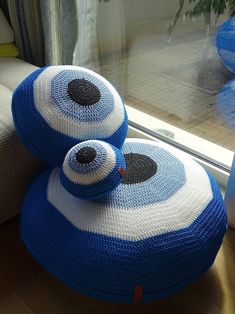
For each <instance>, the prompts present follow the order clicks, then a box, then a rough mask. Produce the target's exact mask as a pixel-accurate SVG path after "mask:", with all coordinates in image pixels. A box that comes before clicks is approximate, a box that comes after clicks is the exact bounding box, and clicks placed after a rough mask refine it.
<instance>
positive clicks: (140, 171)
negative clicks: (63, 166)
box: [21, 139, 227, 302]
mask: <svg viewBox="0 0 235 314" xmlns="http://www.w3.org/2000/svg"><path fill="white" fill-rule="evenodd" d="M122 153H123V155H124V157H125V160H126V171H125V174H124V177H123V179H122V182H121V184H119V185H118V187H117V188H116V189H115V190H113V191H112V192H111V193H109V194H107V195H106V196H104V197H103V198H101V199H98V200H82V199H79V198H77V197H75V196H73V195H71V193H69V192H68V191H67V190H66V189H65V188H64V186H63V185H62V184H61V181H60V169H59V168H56V169H54V170H51V169H50V170H47V171H46V172H44V173H43V174H41V175H40V176H39V177H38V178H37V179H36V180H35V182H34V183H33V184H32V186H31V187H30V189H29V191H28V193H27V195H26V198H25V202H24V205H23V210H22V216H21V217H22V221H21V236H22V239H23V241H24V243H25V244H26V246H27V247H28V249H29V250H30V252H31V254H32V255H33V256H34V257H35V258H36V259H37V260H38V261H39V262H40V263H41V264H42V265H43V266H44V267H45V268H46V269H48V270H49V271H51V272H52V273H53V274H54V275H55V276H56V277H58V278H59V279H61V280H62V281H64V282H65V283H67V284H68V285H69V286H71V287H73V288H75V289H77V290H78V291H79V292H80V293H83V294H87V295H91V296H94V297H96V298H100V299H105V300H112V301H121V302H135V301H153V300H157V299H161V298H165V297H167V296H169V295H171V294H173V293H174V292H176V291H178V290H181V289H182V288H184V287H185V286H187V285H189V284H190V283H192V282H193V281H194V280H196V279H197V278H199V277H200V276H201V275H202V274H203V273H204V272H205V271H207V269H208V268H209V267H210V266H211V265H212V264H213V262H214V259H215V257H216V254H217V252H218V250H219V248H220V245H221V243H222V240H223V236H224V233H225V231H226V228H227V219H226V211H225V207H224V202H223V198H222V196H221V193H220V189H219V187H218V185H217V183H216V182H215V180H214V179H213V177H212V176H211V175H210V174H208V173H207V172H206V171H205V170H204V168H202V167H201V166H200V165H199V164H198V163H196V162H195V161H194V160H192V159H191V158H189V157H188V156H186V155H185V154H184V153H182V152H179V151H177V150H176V149H173V148H169V147H168V146H166V145H165V144H162V143H157V142H152V141H144V140H138V139H127V140H126V142H125V143H124V145H123V148H122Z"/></svg>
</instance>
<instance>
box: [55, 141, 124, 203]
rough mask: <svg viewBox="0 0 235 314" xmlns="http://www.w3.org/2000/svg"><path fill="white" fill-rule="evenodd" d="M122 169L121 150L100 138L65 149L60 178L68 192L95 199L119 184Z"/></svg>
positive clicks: (122, 158)
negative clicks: (66, 150)
mask: <svg viewBox="0 0 235 314" xmlns="http://www.w3.org/2000/svg"><path fill="white" fill-rule="evenodd" d="M125 169H126V165H125V159H124V157H123V155H122V153H121V151H120V150H119V149H118V148H116V147H114V146H113V145H110V144H107V143H105V142H103V141H96V140H91V141H85V142H82V143H80V144H77V145H76V146H74V147H73V148H71V150H70V151H69V152H68V154H67V155H66V157H65V160H64V163H63V167H62V168H61V171H60V181H61V184H62V185H63V186H64V188H65V189H66V190H67V191H68V192H70V193H71V194H73V195H75V196H77V197H79V198H82V199H98V198H100V197H103V196H104V195H106V194H108V193H110V192H111V191H113V190H114V189H115V188H117V186H118V185H119V184H120V182H121V180H122V177H123V175H124V172H125Z"/></svg>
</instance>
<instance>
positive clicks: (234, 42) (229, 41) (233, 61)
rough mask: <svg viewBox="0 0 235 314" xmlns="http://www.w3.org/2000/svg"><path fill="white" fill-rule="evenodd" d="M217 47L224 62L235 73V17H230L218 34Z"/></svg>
mask: <svg viewBox="0 0 235 314" xmlns="http://www.w3.org/2000/svg"><path fill="white" fill-rule="evenodd" d="M216 47H217V51H218V54H219V56H220V58H221V60H222V62H223V64H224V65H225V66H226V67H227V68H228V69H229V71H231V72H233V73H235V18H234V17H233V18H230V19H229V20H227V21H226V22H225V23H224V24H223V25H222V26H220V27H219V30H218V32H217V34H216Z"/></svg>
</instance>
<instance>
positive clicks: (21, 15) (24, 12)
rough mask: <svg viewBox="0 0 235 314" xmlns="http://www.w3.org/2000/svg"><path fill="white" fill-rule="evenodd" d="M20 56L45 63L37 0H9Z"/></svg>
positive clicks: (36, 63) (37, 63) (40, 64)
mask: <svg viewBox="0 0 235 314" xmlns="http://www.w3.org/2000/svg"><path fill="white" fill-rule="evenodd" d="M7 4H8V11H9V16H10V21H11V24H12V28H13V30H14V33H15V41H16V45H17V47H18V48H19V51H20V57H21V58H22V59H24V60H26V61H28V62H30V63H33V64H35V65H37V66H42V65H43V64H44V40H43V32H42V27H41V14H40V5H39V2H38V1H37V0H30V1H27V0H7Z"/></svg>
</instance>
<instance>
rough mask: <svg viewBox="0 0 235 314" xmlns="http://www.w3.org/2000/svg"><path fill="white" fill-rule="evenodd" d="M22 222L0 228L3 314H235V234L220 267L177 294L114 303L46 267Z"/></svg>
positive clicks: (224, 249)
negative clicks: (26, 241) (27, 242)
mask: <svg viewBox="0 0 235 314" xmlns="http://www.w3.org/2000/svg"><path fill="white" fill-rule="evenodd" d="M18 225H19V220H18V219H14V220H11V221H10V222H8V223H5V224H3V225H1V226H0V249H1V254H0V314H13V313H14V314H15V313H17V314H27V313H39V314H54V313H55V314H60V313H66V314H70V313H79V314H90V313H94V314H112V313H118V314H125V313H128V314H131V313H135V314H138V313H145V314H152V313H154V314H161V313H164V314H168V313H170V314H178V313H179V314H184V313H188V314H194V313H195V314H204V313H208V314H227V313H228V314H233V313H235V232H234V231H232V230H230V231H228V233H227V235H226V237H225V240H224V244H223V246H222V249H221V250H220V252H219V254H218V256H217V259H216V262H215V265H214V266H213V267H212V269H211V270H210V271H209V272H207V273H206V274H205V275H204V276H203V278H201V280H199V281H198V282H197V283H196V284H194V285H192V286H191V287H190V288H188V289H186V290H184V291H182V292H181V293H178V294H177V295H175V296H173V297H171V298H169V299H167V300H164V301H160V302H154V303H149V304H134V305H125V304H116V303H115V304H114V303H109V302H101V301H97V300H95V299H91V298H88V297H84V296H81V295H79V294H77V293H76V292H74V291H73V290H72V289H70V288H68V287H66V286H64V285H63V284H62V283H60V282H59V281H57V280H56V279H55V278H53V277H52V276H51V275H50V274H48V273H47V272H46V271H44V269H42V268H41V267H40V266H39V265H38V264H37V263H36V262H35V261H34V260H33V259H32V258H31V257H30V255H29V254H28V252H27V251H26V249H25V248H24V245H23V244H22V242H21V240H20V238H19V227H18Z"/></svg>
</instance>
